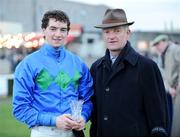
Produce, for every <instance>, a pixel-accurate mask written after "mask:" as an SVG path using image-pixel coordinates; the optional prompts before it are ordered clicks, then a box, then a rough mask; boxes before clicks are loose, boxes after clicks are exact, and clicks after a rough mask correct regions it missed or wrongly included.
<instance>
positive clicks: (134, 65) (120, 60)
mask: <svg viewBox="0 0 180 137" xmlns="http://www.w3.org/2000/svg"><path fill="white" fill-rule="evenodd" d="M133 23H134V22H128V21H127V18H126V13H125V11H124V10H123V9H108V10H107V11H106V12H105V15H104V18H103V21H102V24H101V25H97V26H95V27H96V28H100V29H102V33H103V38H104V41H105V43H106V47H107V50H106V53H105V55H104V56H103V57H102V58H100V59H98V60H97V61H96V62H94V63H93V64H92V67H91V73H92V76H93V79H94V89H95V94H94V96H93V104H94V108H95V109H94V111H93V115H92V118H91V121H92V125H91V130H90V134H91V137H121V136H123V137H124V136H126V137H127V136H133V137H134V136H144V137H145V136H146V137H148V136H152V137H165V136H167V131H166V130H167V124H168V116H167V101H166V94H165V88H164V84H163V80H162V77H161V74H160V71H159V69H158V67H157V65H156V63H155V62H153V61H152V60H150V59H148V58H146V57H143V56H141V55H140V54H138V53H137V52H136V51H135V50H134V49H133V48H132V47H131V44H130V42H129V41H128V38H129V36H130V35H131V31H130V29H129V25H132V24H133Z"/></svg>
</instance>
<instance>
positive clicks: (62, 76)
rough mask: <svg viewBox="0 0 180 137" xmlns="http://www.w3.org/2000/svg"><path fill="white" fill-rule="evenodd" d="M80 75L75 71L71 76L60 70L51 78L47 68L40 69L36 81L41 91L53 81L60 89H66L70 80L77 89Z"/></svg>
mask: <svg viewBox="0 0 180 137" xmlns="http://www.w3.org/2000/svg"><path fill="white" fill-rule="evenodd" d="M80 77H81V75H80V73H79V72H78V71H76V72H75V74H74V77H73V78H71V77H70V76H69V75H68V74H67V73H65V72H63V71H60V72H59V73H58V75H57V76H56V77H55V78H53V77H52V76H51V75H50V74H49V73H48V71H47V70H45V69H42V70H41V71H40V73H39V74H38V76H37V77H36V83H37V84H38V86H39V87H40V88H41V90H42V91H45V90H46V89H47V88H48V87H49V86H50V84H51V83H52V82H55V83H56V84H57V85H58V86H59V87H60V88H61V89H62V90H66V88H67V87H68V85H69V84H70V82H71V80H72V82H73V84H74V86H75V89H77V88H78V81H79V79H80Z"/></svg>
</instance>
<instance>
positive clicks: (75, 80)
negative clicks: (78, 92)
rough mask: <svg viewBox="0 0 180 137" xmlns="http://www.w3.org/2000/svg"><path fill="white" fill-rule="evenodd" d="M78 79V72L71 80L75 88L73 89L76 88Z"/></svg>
mask: <svg viewBox="0 0 180 137" xmlns="http://www.w3.org/2000/svg"><path fill="white" fill-rule="evenodd" d="M80 77H81V75H80V73H79V72H78V71H76V73H75V75H74V77H73V79H72V81H73V83H74V86H75V89H77V88H78V81H79V79H80Z"/></svg>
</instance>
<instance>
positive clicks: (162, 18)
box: [67, 0, 180, 31]
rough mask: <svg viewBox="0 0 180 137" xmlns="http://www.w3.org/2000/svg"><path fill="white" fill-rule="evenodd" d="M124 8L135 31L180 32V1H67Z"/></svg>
mask: <svg viewBox="0 0 180 137" xmlns="http://www.w3.org/2000/svg"><path fill="white" fill-rule="evenodd" d="M67 1H76V2H82V3H88V4H103V5H107V6H110V7H112V8H123V9H124V10H125V11H126V14H127V18H128V21H135V24H134V25H133V26H132V27H131V28H132V29H133V30H140V31H141V30H143V31H164V30H168V31H171V30H172V31H180V0H67ZM100 19H101V17H100Z"/></svg>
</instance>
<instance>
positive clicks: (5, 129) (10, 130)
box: [0, 98, 90, 137]
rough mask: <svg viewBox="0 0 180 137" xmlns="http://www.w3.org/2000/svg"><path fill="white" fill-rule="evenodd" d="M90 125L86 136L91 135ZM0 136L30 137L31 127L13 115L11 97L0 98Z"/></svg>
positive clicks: (87, 126)
mask: <svg viewBox="0 0 180 137" xmlns="http://www.w3.org/2000/svg"><path fill="white" fill-rule="evenodd" d="M89 125H90V123H87V125H86V130H85V131H84V133H85V136H86V137H89ZM0 137H30V129H28V127H27V126H26V125H25V124H23V123H21V122H19V121H17V120H16V119H15V118H14V117H13V116H12V104H11V98H8V99H1V98H0Z"/></svg>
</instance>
